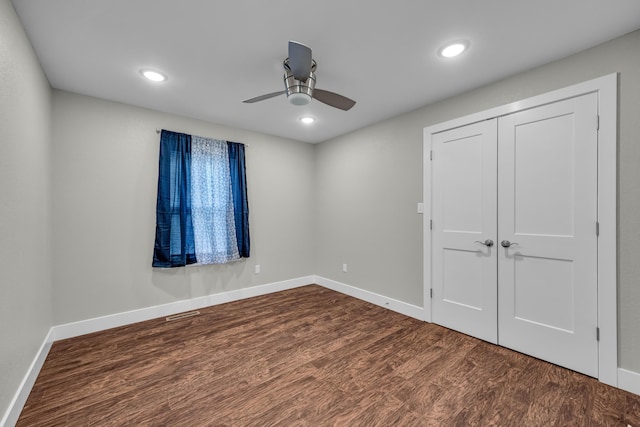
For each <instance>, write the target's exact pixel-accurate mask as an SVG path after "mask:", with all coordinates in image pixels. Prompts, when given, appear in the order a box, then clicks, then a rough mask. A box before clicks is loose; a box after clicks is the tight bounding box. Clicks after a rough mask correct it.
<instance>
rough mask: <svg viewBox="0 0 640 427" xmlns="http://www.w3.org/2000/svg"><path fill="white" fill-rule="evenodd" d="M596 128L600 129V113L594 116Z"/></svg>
mask: <svg viewBox="0 0 640 427" xmlns="http://www.w3.org/2000/svg"><path fill="white" fill-rule="evenodd" d="M596 130H600V115H597V116H596Z"/></svg>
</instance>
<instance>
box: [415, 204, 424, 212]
mask: <svg viewBox="0 0 640 427" xmlns="http://www.w3.org/2000/svg"><path fill="white" fill-rule="evenodd" d="M416 211H417V213H419V214H421V213H424V203H422V202H418V206H417V208H416Z"/></svg>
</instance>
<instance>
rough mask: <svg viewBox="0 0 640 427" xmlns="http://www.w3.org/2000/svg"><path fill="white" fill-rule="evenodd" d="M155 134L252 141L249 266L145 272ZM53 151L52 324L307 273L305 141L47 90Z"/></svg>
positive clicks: (309, 150)
mask: <svg viewBox="0 0 640 427" xmlns="http://www.w3.org/2000/svg"><path fill="white" fill-rule="evenodd" d="M156 128H165V129H170V130H174V131H178V132H185V133H190V134H194V135H201V136H208V137H212V138H219V139H225V140H231V141H236V142H242V143H245V144H248V145H249V147H248V148H247V150H246V159H247V182H248V192H249V209H250V218H249V221H250V226H251V243H252V248H251V258H249V259H248V260H244V261H239V262H236V263H232V264H228V265H222V266H206V267H186V268H177V269H152V268H151V260H152V256H153V243H154V237H155V205H156V189H157V180H158V150H159V139H160V136H159V135H158V134H157V133H156ZM53 147H54V149H53V169H54V179H53V199H54V200H53V224H54V232H53V236H54V238H53V265H54V267H53V272H54V274H53V277H54V285H55V293H54V323H55V324H63V323H68V322H72V321H77V320H83V319H89V318H93V317H97V316H102V315H108V314H113V313H119V312H123V311H128V310H134V309H138V308H142V307H147V306H152V305H157V304H163V303H168V302H172V301H176V300H183V299H188V298H195V297H199V296H203V295H209V294H214V293H218V292H223V291H229V290H235V289H240V288H244V287H248V286H254V285H260V284H264V283H272V282H277V281H281V280H287V279H292V278H297V277H302V276H307V275H310V274H313V259H314V256H315V255H314V252H313V245H312V244H311V243H310V242H312V241H313V224H314V221H315V207H314V197H313V190H314V176H315V170H314V148H313V146H312V145H309V144H304V143H300V142H296V141H290V140H285V139H282V138H277V137H271V136H266V135H261V134H257V133H254V132H249V131H242V130H238V129H233V128H229V127H224V126H220V125H214V124H211V123H206V122H202V121H198V120H192V119H187V118H183V117H178V116H175V115H169V114H165V113H160V112H157V111H152V110H146V109H142V108H138V107H133V106H129V105H124V104H119V103H116V102H111V101H105V100H101V99H97V98H91V97H87V96H82V95H77V94H71V93H68V92H62V91H57V90H55V91H53ZM255 264H260V266H261V273H260V274H254V265H255Z"/></svg>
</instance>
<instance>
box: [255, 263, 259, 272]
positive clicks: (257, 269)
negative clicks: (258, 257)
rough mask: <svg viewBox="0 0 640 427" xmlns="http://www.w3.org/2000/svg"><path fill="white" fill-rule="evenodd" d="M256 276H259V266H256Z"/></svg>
mask: <svg viewBox="0 0 640 427" xmlns="http://www.w3.org/2000/svg"><path fill="white" fill-rule="evenodd" d="M255 268H256V274H260V264H256V267H255Z"/></svg>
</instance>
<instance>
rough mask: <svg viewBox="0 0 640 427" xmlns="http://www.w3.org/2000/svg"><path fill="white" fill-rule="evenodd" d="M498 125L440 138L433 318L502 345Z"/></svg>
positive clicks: (455, 131)
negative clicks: (499, 335) (497, 253)
mask: <svg viewBox="0 0 640 427" xmlns="http://www.w3.org/2000/svg"><path fill="white" fill-rule="evenodd" d="M496 137H497V121H496V120H489V121H485V122H480V123H475V124H471V125H468V126H464V127H462V128H458V129H453V130H450V131H447V132H443V133H440V134H436V135H434V136H433V139H432V150H433V160H432V162H433V169H432V173H433V189H434V191H433V193H432V197H433V200H432V202H433V203H432V206H433V208H432V210H433V212H432V219H433V239H432V245H433V262H432V265H433V271H432V274H433V277H432V289H433V299H432V316H433V321H434V322H435V323H438V324H440V325H443V326H446V327H449V328H451V329H455V330H458V331H460V332H463V333H467V334H469V335H473V336H476V337H478V338H482V339H484V340H487V341H490V342H493V343H495V342H497V294H496V292H497V271H496V261H495V258H496V257H495V251H496V250H497V248H496V246H495V245H494V246H492V247H489V246H485V245H483V244H481V243H477V242H484V241H485V240H486V239H491V240H493V241H494V242H495V240H496V234H497V233H496V231H497V224H496V213H497V200H496V186H497V182H496V179H497V175H496V173H497V153H496V149H497V146H496Z"/></svg>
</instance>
